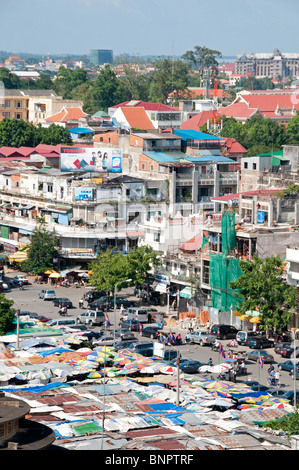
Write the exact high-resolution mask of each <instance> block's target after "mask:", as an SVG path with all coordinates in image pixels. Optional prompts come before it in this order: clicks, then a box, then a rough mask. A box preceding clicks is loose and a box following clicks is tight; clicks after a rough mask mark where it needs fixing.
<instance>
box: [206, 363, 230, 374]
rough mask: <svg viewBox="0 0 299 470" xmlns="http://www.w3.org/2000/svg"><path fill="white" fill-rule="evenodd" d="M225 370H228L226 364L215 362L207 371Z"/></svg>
mask: <svg viewBox="0 0 299 470" xmlns="http://www.w3.org/2000/svg"><path fill="white" fill-rule="evenodd" d="M226 370H228V364H217V365H215V366H211V367H209V372H215V373H216V372H218V373H220V372H225V371H226Z"/></svg>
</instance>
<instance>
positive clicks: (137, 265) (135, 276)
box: [127, 245, 160, 285]
mask: <svg viewBox="0 0 299 470" xmlns="http://www.w3.org/2000/svg"><path fill="white" fill-rule="evenodd" d="M127 263H128V276H129V278H130V279H132V281H133V283H134V284H135V285H142V284H143V283H144V282H145V281H146V280H147V279H148V278H149V276H150V272H151V271H152V269H153V268H154V267H156V266H158V265H159V264H160V261H159V258H158V256H157V254H156V252H155V251H154V250H153V249H152V247H151V246H148V245H142V246H140V247H134V248H133V249H132V250H131V251H129V253H128V254H127Z"/></svg>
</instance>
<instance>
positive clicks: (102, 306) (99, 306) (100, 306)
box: [88, 299, 111, 311]
mask: <svg viewBox="0 0 299 470" xmlns="http://www.w3.org/2000/svg"><path fill="white" fill-rule="evenodd" d="M88 307H89V308H90V309H92V310H102V311H106V310H110V308H111V304H109V303H106V302H103V301H102V300H100V299H97V300H94V301H93V302H90V303H89V304H88Z"/></svg>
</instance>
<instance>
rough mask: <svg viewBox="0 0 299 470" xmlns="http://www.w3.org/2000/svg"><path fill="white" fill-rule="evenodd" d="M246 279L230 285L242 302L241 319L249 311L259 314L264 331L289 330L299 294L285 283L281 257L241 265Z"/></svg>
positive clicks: (256, 260) (258, 259)
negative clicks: (287, 328) (272, 329)
mask: <svg viewBox="0 0 299 470" xmlns="http://www.w3.org/2000/svg"><path fill="white" fill-rule="evenodd" d="M240 268H241V270H242V273H243V274H242V275H241V276H240V277H239V278H238V280H237V281H234V282H230V287H231V288H232V289H234V290H236V292H235V296H236V297H238V298H241V299H242V301H241V303H240V305H238V310H239V312H240V313H241V315H243V314H245V313H246V312H247V311H248V310H258V311H259V313H260V317H261V327H262V328H264V329H266V330H269V329H271V328H276V329H278V330H280V329H283V328H285V327H286V326H287V325H288V324H289V322H290V321H291V319H292V317H293V314H294V312H295V309H296V298H297V290H296V288H295V287H294V286H290V285H287V284H285V283H284V282H282V280H281V276H282V275H283V263H282V260H281V259H280V257H279V256H271V258H265V259H262V258H258V257H257V256H256V255H254V257H253V259H252V260H251V261H246V262H245V261H240Z"/></svg>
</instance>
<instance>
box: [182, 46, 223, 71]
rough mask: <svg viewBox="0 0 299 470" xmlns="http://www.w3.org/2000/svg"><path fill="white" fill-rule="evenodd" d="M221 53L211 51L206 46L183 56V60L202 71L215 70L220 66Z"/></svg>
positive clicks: (196, 48)
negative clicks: (218, 60)
mask: <svg viewBox="0 0 299 470" xmlns="http://www.w3.org/2000/svg"><path fill="white" fill-rule="evenodd" d="M221 56H222V54H221V52H220V51H217V50H215V49H209V48H208V47H206V46H195V47H194V49H193V51H187V52H185V54H183V55H182V59H183V60H184V61H186V62H188V63H189V64H190V65H191V66H193V67H194V68H198V69H199V70H200V71H203V70H204V69H210V68H212V69H215V68H216V67H217V65H218V62H217V59H216V58H217V57H219V58H220V57H221Z"/></svg>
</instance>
